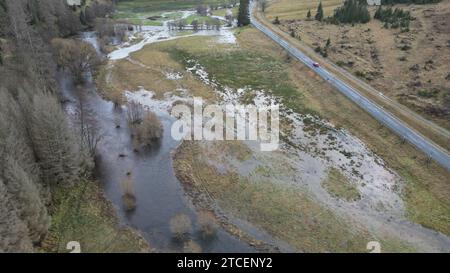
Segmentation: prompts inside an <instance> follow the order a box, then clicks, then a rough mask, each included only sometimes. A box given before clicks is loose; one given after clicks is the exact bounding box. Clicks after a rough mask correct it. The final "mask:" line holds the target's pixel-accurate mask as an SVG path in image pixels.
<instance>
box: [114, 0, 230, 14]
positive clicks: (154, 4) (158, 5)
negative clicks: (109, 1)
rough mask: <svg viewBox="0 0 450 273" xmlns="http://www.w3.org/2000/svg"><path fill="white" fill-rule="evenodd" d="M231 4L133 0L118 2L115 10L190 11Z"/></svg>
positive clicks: (225, 1) (227, 0)
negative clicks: (203, 6)
mask: <svg viewBox="0 0 450 273" xmlns="http://www.w3.org/2000/svg"><path fill="white" fill-rule="evenodd" d="M232 2H233V1H232V0H182V1H180V0H178V1H177V0H134V1H123V2H119V4H118V6H117V8H118V10H119V11H128V12H130V11H131V12H150V11H168V10H177V9H179V10H181V9H192V8H195V7H197V6H198V5H211V4H214V5H220V4H230V3H232Z"/></svg>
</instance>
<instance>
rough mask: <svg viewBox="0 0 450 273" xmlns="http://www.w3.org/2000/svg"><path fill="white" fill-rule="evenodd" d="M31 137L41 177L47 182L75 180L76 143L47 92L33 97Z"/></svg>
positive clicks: (76, 169)
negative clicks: (41, 173)
mask: <svg viewBox="0 0 450 273" xmlns="http://www.w3.org/2000/svg"><path fill="white" fill-rule="evenodd" d="M32 121H33V123H32V128H31V129H32V135H33V136H32V138H33V144H34V147H35V150H36V154H37V157H38V161H39V165H40V167H41V170H42V172H43V175H44V179H46V180H47V181H49V182H50V183H53V184H54V183H65V184H73V183H75V182H77V181H78V180H79V177H78V176H79V174H80V165H81V158H80V155H79V152H78V151H79V150H80V148H79V145H78V143H79V142H77V141H76V139H75V137H74V133H73V132H72V131H71V129H70V127H69V124H68V121H67V119H66V117H65V114H64V111H63V110H62V108H61V105H60V104H59V103H58V101H57V100H56V99H55V98H54V97H53V96H51V95H47V94H36V95H35V96H34V98H33V116H32Z"/></svg>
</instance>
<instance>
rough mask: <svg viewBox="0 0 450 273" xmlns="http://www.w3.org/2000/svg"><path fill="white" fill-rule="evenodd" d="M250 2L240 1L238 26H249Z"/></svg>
mask: <svg viewBox="0 0 450 273" xmlns="http://www.w3.org/2000/svg"><path fill="white" fill-rule="evenodd" d="M249 16H250V14H249V1H248V0H240V4H239V13H238V26H240V27H242V26H247V25H249V24H250V17H249Z"/></svg>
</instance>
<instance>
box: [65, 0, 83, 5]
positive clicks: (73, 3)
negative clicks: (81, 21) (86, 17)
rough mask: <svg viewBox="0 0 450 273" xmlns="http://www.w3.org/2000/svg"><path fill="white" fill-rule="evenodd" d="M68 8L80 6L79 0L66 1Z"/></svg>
mask: <svg viewBox="0 0 450 273" xmlns="http://www.w3.org/2000/svg"><path fill="white" fill-rule="evenodd" d="M67 4H68V5H69V6H81V0H67Z"/></svg>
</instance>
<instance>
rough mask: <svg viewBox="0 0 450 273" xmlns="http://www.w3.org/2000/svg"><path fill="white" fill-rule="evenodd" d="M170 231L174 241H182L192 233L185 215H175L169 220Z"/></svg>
mask: <svg viewBox="0 0 450 273" xmlns="http://www.w3.org/2000/svg"><path fill="white" fill-rule="evenodd" d="M170 230H171V231H172V234H173V236H174V237H175V238H176V239H179V240H183V239H185V238H186V236H187V235H188V234H189V233H190V232H192V222H191V219H190V218H189V216H187V215H186V214H182V213H180V214H177V215H175V217H173V218H172V219H170Z"/></svg>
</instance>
